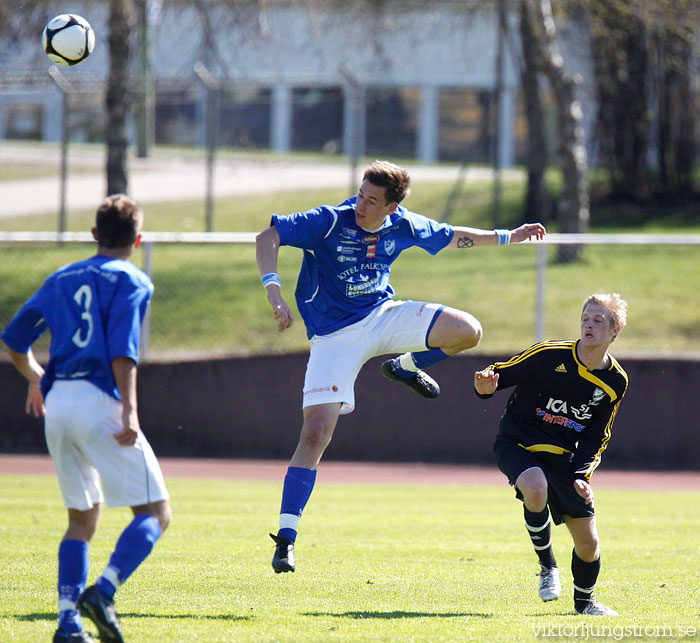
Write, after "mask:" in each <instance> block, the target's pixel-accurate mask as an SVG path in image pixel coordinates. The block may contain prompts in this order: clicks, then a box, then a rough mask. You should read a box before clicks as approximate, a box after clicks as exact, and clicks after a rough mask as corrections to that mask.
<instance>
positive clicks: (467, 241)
mask: <svg viewBox="0 0 700 643" xmlns="http://www.w3.org/2000/svg"><path fill="white" fill-rule="evenodd" d="M473 245H474V239H472V238H470V237H460V238H459V239H457V247H458V248H471V247H472V246H473Z"/></svg>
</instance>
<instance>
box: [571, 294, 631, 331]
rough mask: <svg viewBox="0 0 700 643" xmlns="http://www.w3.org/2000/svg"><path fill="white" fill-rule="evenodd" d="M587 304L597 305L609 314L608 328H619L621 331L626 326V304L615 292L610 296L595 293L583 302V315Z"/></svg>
mask: <svg viewBox="0 0 700 643" xmlns="http://www.w3.org/2000/svg"><path fill="white" fill-rule="evenodd" d="M588 304H599V305H600V306H603V307H604V308H606V309H607V310H608V312H610V327H611V328H615V326H619V328H620V330H622V329H623V328H624V327H625V325H626V324H627V302H626V301H625V300H624V299H623V298H622V297H620V295H619V294H618V293H616V292H614V293H612V294H601V293H595V294H593V295H590V296H589V297H588V298H587V299H586V301H584V302H583V310H582V311H581V312H582V313H583V311H584V310H586V306H588Z"/></svg>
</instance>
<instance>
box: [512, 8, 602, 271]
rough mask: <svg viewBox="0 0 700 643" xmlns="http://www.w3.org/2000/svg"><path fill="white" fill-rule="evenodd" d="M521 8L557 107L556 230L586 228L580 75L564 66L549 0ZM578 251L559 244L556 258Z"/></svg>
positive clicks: (585, 161)
mask: <svg viewBox="0 0 700 643" xmlns="http://www.w3.org/2000/svg"><path fill="white" fill-rule="evenodd" d="M523 11H524V13H525V17H526V19H527V20H529V21H530V24H532V27H533V33H534V35H535V38H533V41H532V44H533V45H534V47H535V50H536V52H537V56H538V58H539V60H540V61H541V65H542V71H543V73H544V74H545V76H546V77H547V80H548V81H549V84H550V86H551V88H552V93H553V96H554V100H555V103H556V107H557V133H558V137H557V138H558V140H557V148H558V156H559V162H560V164H561V169H562V175H563V179H564V187H563V190H562V194H561V196H560V198H559V206H558V218H559V225H560V230H561V232H564V233H574V232H586V231H587V230H588V221H589V197H588V178H587V171H588V158H587V154H586V146H585V140H584V130H583V110H582V108H581V103H580V102H579V100H578V99H577V98H576V88H577V86H578V85H579V84H580V83H581V79H580V78H577V77H574V76H572V75H571V74H569V73H568V72H567V71H566V70H565V69H564V59H563V58H562V55H561V53H560V51H559V46H558V43H557V27H556V24H555V22H554V17H553V15H552V6H551V3H550V1H549V0H523ZM578 252H579V248H578V247H576V246H560V247H559V256H558V259H559V261H571V260H572V259H574V258H575V257H576V256H577V255H578Z"/></svg>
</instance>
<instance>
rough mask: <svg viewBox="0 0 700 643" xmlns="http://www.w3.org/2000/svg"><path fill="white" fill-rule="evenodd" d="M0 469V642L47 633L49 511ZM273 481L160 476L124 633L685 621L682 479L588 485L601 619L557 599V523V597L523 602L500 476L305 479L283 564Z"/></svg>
mask: <svg viewBox="0 0 700 643" xmlns="http://www.w3.org/2000/svg"><path fill="white" fill-rule="evenodd" d="M0 480H1V481H2V487H3V490H4V491H3V494H2V496H1V497H0V509H1V510H2V515H3V521H2V524H1V525H0V547H1V549H2V552H3V565H2V566H1V567H0V640H2V641H16V642H18V643H29V642H30V641H31V642H33V641H37V640H49V638H50V636H51V635H52V632H53V630H54V628H55V627H56V621H55V614H56V551H57V548H58V542H59V540H60V538H61V536H62V531H63V529H64V525H65V510H64V509H63V507H62V505H61V502H60V499H59V494H58V489H57V485H56V482H55V481H54V480H53V478H51V477H43V478H36V477H24V476H22V477H19V476H17V477H12V476H4V477H1V478H0ZM280 483H281V481H280ZM280 483H274V484H273V483H265V482H252V481H218V480H188V479H172V480H169V483H168V484H169V487H170V491H171V494H172V504H173V515H174V517H173V523H172V525H171V527H170V528H169V530H168V531H167V532H166V534H165V535H164V537H163V538H162V539H161V540H160V542H159V543H158V544H157V545H156V548H155V550H154V552H153V554H152V555H151V557H150V558H149V559H148V560H147V561H146V562H145V563H144V565H143V567H142V568H141V569H139V570H137V571H136V573H135V574H134V576H133V577H132V578H131V579H129V581H128V582H127V583H126V584H125V585H124V586H123V587H122V588H121V589H120V590H119V593H118V594H117V609H118V611H119V613H120V614H121V620H122V625H123V628H124V632H125V636H126V638H127V640H132V641H186V640H205V641H220V642H230V641H236V642H238V643H245V642H250V643H259V642H260V641H299V642H300V643H301V642H306V641H328V640H339V641H363V642H364V641H426V642H427V641H431V642H434V641H444V642H450V643H451V642H452V641H455V640H462V641H528V640H536V637H535V634H536V630H535V628H538V627H543V626H544V627H553V628H560V629H564V628H568V629H569V631H571V628H574V627H579V628H581V627H582V626H585V627H602V626H603V625H605V626H609V627H618V628H622V627H633V626H637V627H642V628H645V627H648V628H656V627H662V626H663V627H667V628H673V631H674V632H676V634H677V633H678V631H679V629H678V628H680V627H686V628H689V627H691V626H695V627H698V625H699V623H698V609H697V605H698V601H699V600H700V589H699V588H700V582H699V581H700V575H699V572H698V566H697V564H696V563H697V553H698V552H697V533H698V530H700V518H699V517H698V512H697V511H691V510H689V508H691V507H697V506H699V505H698V503H699V502H700V495H699V494H698V493H690V492H663V493H662V492H649V491H639V492H632V491H610V490H606V489H599V490H598V491H597V493H596V500H597V503H596V508H597V514H598V528H599V531H600V536H601V546H602V551H603V568H602V573H601V576H600V579H599V583H598V590H597V595H598V597H599V598H600V600H602V601H603V602H604V603H606V604H608V605H610V606H611V607H614V608H615V609H617V610H618V611H619V612H620V613H621V614H622V616H621V617H620V618H619V619H614V620H607V619H606V620H605V621H601V620H597V619H592V618H591V619H583V618H581V617H578V616H575V615H574V613H573V603H572V600H571V596H572V588H571V574H570V572H569V570H568V567H569V564H568V561H569V558H570V552H571V539H570V537H569V535H568V533H567V531H566V529H565V528H564V527H563V526H562V527H559V528H556V529H555V530H554V532H553V539H554V546H555V553H556V555H557V558H558V560H559V564H560V567H561V570H562V580H563V584H564V591H563V594H562V598H561V599H560V600H559V601H556V602H554V603H542V602H541V601H540V599H539V597H538V596H537V582H538V579H537V575H536V572H537V571H538V566H537V562H536V561H537V559H536V557H535V555H534V553H533V552H532V549H531V545H530V542H529V540H528V538H527V536H526V533H525V529H524V528H523V524H522V510H521V508H520V504H519V503H518V502H516V501H515V500H514V499H513V495H512V490H511V489H509V488H508V486H507V484H506V483H505V480H504V483H503V485H502V486H498V487H481V486H469V487H458V486H427V485H426V486H414V485H364V484H357V485H347V484H327V485H323V484H320V485H318V486H317V488H316V489H315V491H314V496H313V498H312V500H311V502H310V503H309V506H308V508H307V510H306V512H305V514H304V519H303V521H302V530H301V532H300V537H299V540H298V545H297V571H296V573H294V574H284V575H275V574H274V573H273V571H272V569H271V568H270V565H269V563H270V558H271V556H272V541H271V540H270V539H269V538H268V536H267V532H268V531H269V530H271V529H274V528H275V527H276V522H277V512H278V510H279V493H280ZM398 508H400V510H397V509H398ZM128 520H129V514H128V511H127V510H124V509H121V510H120V509H110V510H106V511H105V512H104V514H103V520H102V525H101V528H100V530H99V531H98V534H97V536H96V537H95V539H94V541H93V544H92V547H91V554H90V558H91V572H90V576H89V582H94V580H95V579H96V577H97V576H98V575H99V573H100V572H101V571H102V569H103V568H104V566H105V565H106V563H107V559H108V557H109V553H110V551H111V549H112V547H113V546H114V542H115V541H116V539H117V538H118V536H119V533H120V530H121V529H123V527H124V526H125V525H126V523H127V522H128ZM652 606H653V609H651V607H652ZM88 629H89V630H91V631H93V633H94V627H92V626H91V625H89V626H88ZM580 631H581V630H579V632H580ZM618 631H622V630H618ZM678 638H680V637H678ZM644 640H646V639H644ZM673 640H678V639H677V638H675V639H673ZM691 640H692V639H691Z"/></svg>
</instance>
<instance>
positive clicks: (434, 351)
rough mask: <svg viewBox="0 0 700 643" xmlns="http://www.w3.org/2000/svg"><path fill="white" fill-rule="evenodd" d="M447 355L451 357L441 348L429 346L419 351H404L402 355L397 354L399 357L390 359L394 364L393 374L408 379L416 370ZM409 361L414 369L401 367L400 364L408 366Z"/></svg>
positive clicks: (414, 374) (430, 364) (426, 366)
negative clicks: (427, 348) (413, 365)
mask: <svg viewBox="0 0 700 643" xmlns="http://www.w3.org/2000/svg"><path fill="white" fill-rule="evenodd" d="M448 357H451V355H448V354H447V353H445V352H443V350H442V349H441V348H431V349H429V350H427V351H420V352H418V353H410V354H409V353H404V354H403V355H399V357H396V358H394V359H393V360H392V362H393V364H394V374H395V375H398V376H399V377H401V378H403V379H405V380H408V379H411V378H413V377H415V376H416V370H423V369H425V368H428V366H432V365H433V364H437V363H438V362H442V361H443V360H445V359H447V358H448ZM410 361H412V362H413V364H415V369H416V370H409V369H408V368H403V367H402V364H404V365H406V366H410Z"/></svg>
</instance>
